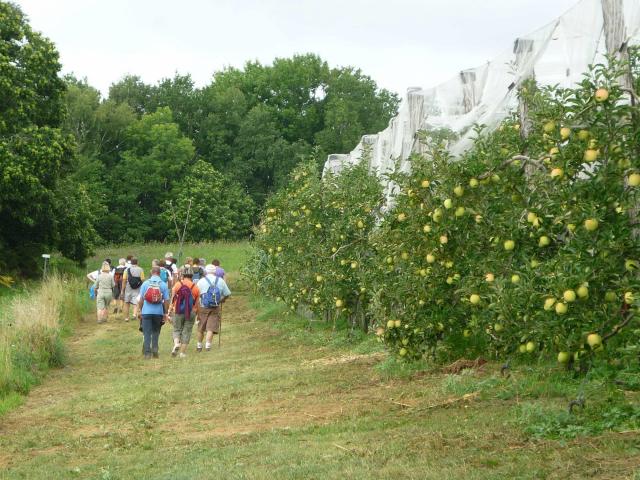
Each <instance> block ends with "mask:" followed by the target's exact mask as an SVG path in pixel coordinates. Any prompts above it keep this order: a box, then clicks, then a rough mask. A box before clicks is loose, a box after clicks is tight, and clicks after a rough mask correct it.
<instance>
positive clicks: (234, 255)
mask: <svg viewBox="0 0 640 480" xmlns="http://www.w3.org/2000/svg"><path fill="white" fill-rule="evenodd" d="M250 249H251V247H250V245H249V242H248V241H243V242H215V243H214V242H203V243H187V244H185V245H184V247H183V252H182V256H181V258H180V261H181V263H183V262H184V260H185V258H186V257H198V258H204V259H206V260H207V262H211V260H213V259H214V258H217V259H218V260H220V264H221V266H222V267H223V268H224V269H225V270H226V271H227V272H237V271H238V270H240V267H241V266H242V264H243V263H244V261H245V260H246V258H247V256H248V253H249V251H250ZM167 252H172V253H173V255H174V257H175V258H178V254H179V253H180V245H179V244H177V243H147V244H139V245H124V246H118V245H113V246H107V247H103V248H99V249H98V250H97V251H96V254H95V255H94V256H93V257H91V258H89V259H88V260H87V268H86V271H87V272H91V271H93V270H96V269H98V268H99V267H100V264H101V263H102V261H103V260H104V259H105V258H111V260H112V261H113V262H114V264H117V262H118V259H119V258H124V257H126V256H127V255H133V256H135V257H137V258H138V260H139V265H140V266H141V267H142V268H143V269H144V271H145V273H148V272H149V270H150V268H151V261H152V260H153V259H155V258H157V259H159V260H162V259H163V258H164V256H165V254H166V253H167Z"/></svg>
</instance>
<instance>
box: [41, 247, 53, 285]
mask: <svg viewBox="0 0 640 480" xmlns="http://www.w3.org/2000/svg"><path fill="white" fill-rule="evenodd" d="M42 258H44V271H43V273H42V279H43V280H44V279H45V278H47V265H48V264H49V259H50V258H51V255H49V254H48V253H43V254H42Z"/></svg>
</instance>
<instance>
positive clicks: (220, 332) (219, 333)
mask: <svg viewBox="0 0 640 480" xmlns="http://www.w3.org/2000/svg"><path fill="white" fill-rule="evenodd" d="M220 313H221V314H222V307H220ZM221 343H222V315H220V326H219V327H218V348H220V344H221Z"/></svg>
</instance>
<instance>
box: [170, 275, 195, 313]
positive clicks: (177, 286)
mask: <svg viewBox="0 0 640 480" xmlns="http://www.w3.org/2000/svg"><path fill="white" fill-rule="evenodd" d="M183 284H184V285H186V286H187V287H189V288H190V289H191V295H192V296H193V300H194V302H193V306H194V307H195V306H196V303H197V302H198V298H200V290H198V286H197V285H194V284H193V282H192V281H191V280H189V279H188V278H183V279H182V280H179V281H177V282H176V284H175V285H174V286H173V288H172V289H171V298H173V302H174V303H175V301H176V298H177V297H176V295H177V294H178V290H180V287H182V285H183Z"/></svg>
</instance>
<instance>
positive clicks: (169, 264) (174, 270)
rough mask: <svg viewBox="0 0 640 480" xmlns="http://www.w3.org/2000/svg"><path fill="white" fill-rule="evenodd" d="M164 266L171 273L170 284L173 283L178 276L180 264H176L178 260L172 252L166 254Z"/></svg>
mask: <svg viewBox="0 0 640 480" xmlns="http://www.w3.org/2000/svg"><path fill="white" fill-rule="evenodd" d="M164 268H166V269H167V270H168V271H169V273H170V274H171V280H169V286H171V285H173V281H174V280H175V279H176V277H177V276H178V266H177V265H176V261H175V259H174V258H173V253H172V252H167V253H165V254H164Z"/></svg>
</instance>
